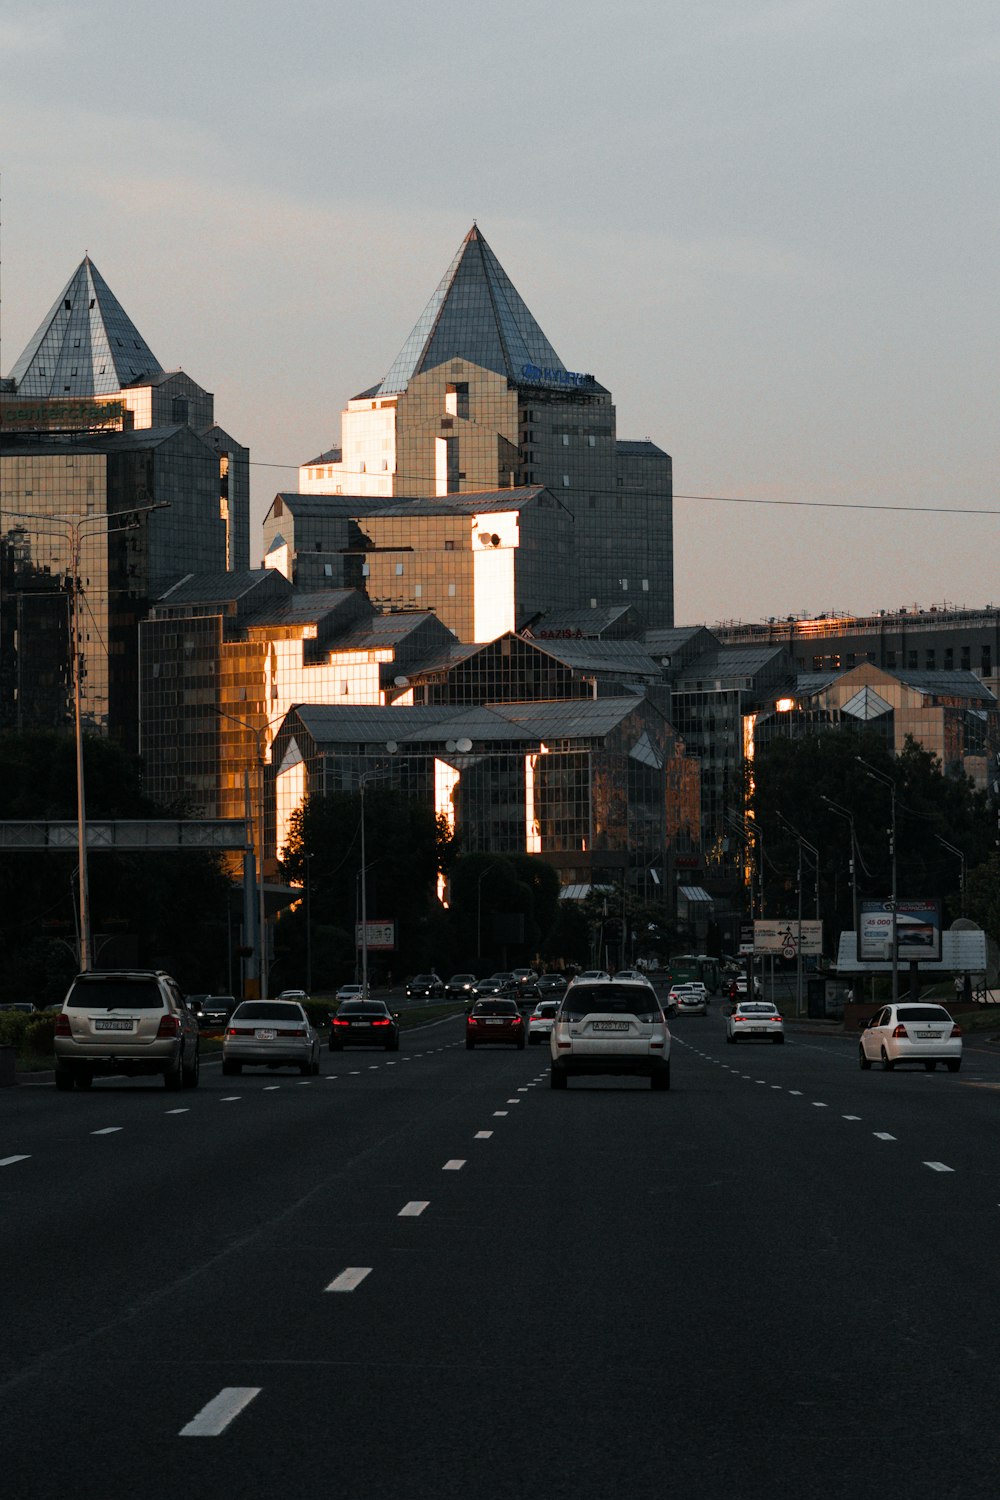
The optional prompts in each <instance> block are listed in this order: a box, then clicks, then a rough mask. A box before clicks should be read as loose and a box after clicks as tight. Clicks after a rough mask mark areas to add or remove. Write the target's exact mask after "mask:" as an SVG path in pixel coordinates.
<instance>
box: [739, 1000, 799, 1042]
mask: <svg viewBox="0 0 1000 1500" xmlns="http://www.w3.org/2000/svg"><path fill="white" fill-rule="evenodd" d="M744 1040H748V1041H755V1042H783V1041H784V1040H785V1023H784V1021H783V1020H782V1018H781V1012H780V1010H779V1009H778V1007H777V1006H776V1005H772V1004H771V1002H770V1000H745V999H744V1000H737V1001H736V1002H735V1003H734V1005H733V1008H732V1010H731V1011H730V1012H729V1015H728V1016H727V1017H726V1041H727V1042H741V1041H744Z"/></svg>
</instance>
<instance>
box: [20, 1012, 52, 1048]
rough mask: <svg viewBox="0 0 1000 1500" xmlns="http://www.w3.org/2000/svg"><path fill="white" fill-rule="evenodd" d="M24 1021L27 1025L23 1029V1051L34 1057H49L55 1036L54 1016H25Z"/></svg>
mask: <svg viewBox="0 0 1000 1500" xmlns="http://www.w3.org/2000/svg"><path fill="white" fill-rule="evenodd" d="M24 1019H25V1020H26V1021H27V1023H28V1024H27V1026H26V1027H25V1028H24V1051H26V1052H31V1053H33V1054H34V1055H35V1056H36V1057H51V1056H52V1053H53V1050H54V1046H53V1044H54V1042H55V1035H56V1018H55V1016H54V1015H52V1014H50V1015H47V1016H25V1018H24Z"/></svg>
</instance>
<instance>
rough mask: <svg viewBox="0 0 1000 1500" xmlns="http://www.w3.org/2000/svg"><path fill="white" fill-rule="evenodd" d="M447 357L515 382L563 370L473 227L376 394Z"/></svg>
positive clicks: (398, 387) (402, 385)
mask: <svg viewBox="0 0 1000 1500" xmlns="http://www.w3.org/2000/svg"><path fill="white" fill-rule="evenodd" d="M449 359H466V360H468V361H469V362H470V364H474V365H480V366H481V367H482V368H484V369H487V370H495V371H496V372H497V374H498V375H506V376H507V377H508V379H510V380H514V381H520V379H521V378H522V376H523V373H524V367H525V366H529V367H533V368H534V369H535V370H536V372H537V373H536V374H535V376H534V379H536V380H537V379H538V377H539V376H540V375H541V374H542V372H543V370H544V371H552V372H563V373H564V372H565V366H564V365H563V363H562V360H561V359H560V358H559V356H558V354H557V353H556V351H555V350H554V349H553V347H552V345H551V344H550V343H549V341H548V339H547V338H546V337H545V335H544V333H543V332H542V330H541V329H540V328H539V326H538V324H537V323H536V322H535V319H534V318H533V317H532V315H531V313H530V312H529V311H528V309H527V307H526V306H525V304H524V302H523V301H522V300H521V297H520V295H519V293H518V292H517V290H516V288H515V287H514V284H513V282H512V281H511V280H510V278H509V277H508V276H507V273H506V272H505V271H504V269H503V267H502V266H501V264H500V262H499V261H498V260H497V258H496V256H495V255H494V254H493V251H492V250H491V249H490V247H489V245H488V244H487V243H486V241H485V240H484V239H483V236H482V234H481V233H480V232H479V230H478V228H477V227H476V225H475V224H473V226H472V228H471V229H470V230H469V232H468V234H467V235H466V236H465V239H464V240H463V241H462V244H461V246H460V247H459V251H458V254H457V255H456V256H455V258H454V260H453V261H452V263H451V265H450V266H449V267H448V269H447V271H446V272H445V274H444V276H443V278H442V280H441V283H440V285H439V286H438V289H437V291H436V292H435V293H434V295H433V297H432V298H431V300H430V301H429V302H428V304H427V306H426V307H425V308H424V310H423V312H422V313H421V315H420V317H419V318H418V320H417V322H416V324H415V326H414V328H413V331H412V333H411V334H410V336H409V338H408V339H407V340H406V343H405V344H404V345H403V347H402V349H401V350H400V351H399V354H398V355H397V356H396V359H395V361H394V363H393V366H392V368H391V370H390V371H389V373H388V375H386V377H385V379H384V380H383V381H382V383H381V385H379V386H378V387H377V391H378V394H379V395H381V396H387V395H394V394H397V393H398V392H400V391H405V390H406V387H407V385H408V384H409V382H410V381H411V380H412V379H413V377H414V375H419V374H421V373H422V372H423V371H424V370H432V369H434V367H435V366H437V365H442V364H444V363H445V361H446V360H449Z"/></svg>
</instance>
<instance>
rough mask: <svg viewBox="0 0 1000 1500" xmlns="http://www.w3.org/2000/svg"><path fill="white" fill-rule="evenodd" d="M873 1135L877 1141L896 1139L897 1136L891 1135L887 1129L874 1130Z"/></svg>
mask: <svg viewBox="0 0 1000 1500" xmlns="http://www.w3.org/2000/svg"><path fill="white" fill-rule="evenodd" d="M872 1135H873V1136H874V1137H875V1139H876V1140H877V1141H894V1140H895V1139H896V1137H895V1136H894V1135H890V1134H889V1132H888V1131H887V1130H873V1131H872Z"/></svg>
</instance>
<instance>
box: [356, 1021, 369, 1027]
mask: <svg viewBox="0 0 1000 1500" xmlns="http://www.w3.org/2000/svg"><path fill="white" fill-rule="evenodd" d="M371 1024H372V1023H371V1022H370V1021H355V1022H354V1025H355V1026H370V1025H371Z"/></svg>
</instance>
